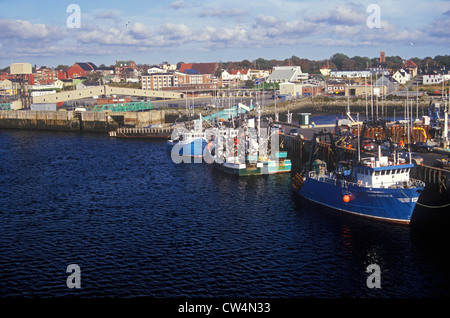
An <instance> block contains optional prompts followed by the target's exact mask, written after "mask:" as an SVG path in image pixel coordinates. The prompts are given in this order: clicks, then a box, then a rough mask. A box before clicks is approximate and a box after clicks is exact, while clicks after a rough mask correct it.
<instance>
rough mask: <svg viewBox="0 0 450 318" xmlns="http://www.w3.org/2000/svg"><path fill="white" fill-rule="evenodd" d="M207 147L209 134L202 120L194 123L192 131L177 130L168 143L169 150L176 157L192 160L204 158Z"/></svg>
mask: <svg viewBox="0 0 450 318" xmlns="http://www.w3.org/2000/svg"><path fill="white" fill-rule="evenodd" d="M207 145H208V139H207V134H206V132H205V131H204V130H203V128H202V122H201V119H200V120H199V121H196V122H195V123H194V129H192V130H187V129H186V128H184V127H181V128H176V129H175V130H174V132H173V133H172V136H171V138H170V139H169V140H168V141H167V147H168V150H169V151H171V152H172V151H174V152H175V153H174V155H179V156H183V157H191V158H203V155H204V149H205V147H207Z"/></svg>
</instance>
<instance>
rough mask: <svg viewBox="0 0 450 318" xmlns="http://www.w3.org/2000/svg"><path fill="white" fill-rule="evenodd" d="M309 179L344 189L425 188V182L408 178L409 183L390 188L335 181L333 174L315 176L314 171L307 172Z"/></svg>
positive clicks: (398, 183)
mask: <svg viewBox="0 0 450 318" xmlns="http://www.w3.org/2000/svg"><path fill="white" fill-rule="evenodd" d="M308 176H309V178H311V179H314V180H317V181H319V182H326V183H329V184H332V185H337V181H338V180H339V181H341V186H342V187H344V188H346V187H347V186H350V185H351V186H354V187H363V186H364V187H371V188H420V187H425V182H423V181H421V180H417V179H413V178H410V179H409V181H403V182H402V181H398V182H396V183H395V184H392V185H390V186H377V187H374V186H371V185H370V186H369V185H364V184H363V183H362V182H360V181H358V182H353V181H348V180H341V179H337V178H336V177H335V175H334V174H323V173H322V174H317V173H316V172H315V171H310V172H309V175H308Z"/></svg>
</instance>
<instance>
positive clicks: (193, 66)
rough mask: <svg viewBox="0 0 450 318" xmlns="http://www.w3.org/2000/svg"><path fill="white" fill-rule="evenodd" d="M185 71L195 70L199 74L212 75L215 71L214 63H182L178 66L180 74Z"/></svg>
mask: <svg viewBox="0 0 450 318" xmlns="http://www.w3.org/2000/svg"><path fill="white" fill-rule="evenodd" d="M186 70H196V71H197V72H198V73H199V74H214V72H215V71H216V63H187V64H186V63H183V64H181V66H180V70H179V71H180V72H186Z"/></svg>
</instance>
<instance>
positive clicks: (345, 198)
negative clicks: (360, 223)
mask: <svg viewBox="0 0 450 318" xmlns="http://www.w3.org/2000/svg"><path fill="white" fill-rule="evenodd" d="M342 199H343V200H344V202H345V203H349V202H350V196H349V195H348V194H346V195H344V197H343V198H342Z"/></svg>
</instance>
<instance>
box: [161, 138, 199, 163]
mask: <svg viewBox="0 0 450 318" xmlns="http://www.w3.org/2000/svg"><path fill="white" fill-rule="evenodd" d="M207 145H208V143H207V142H206V140H205V139H195V140H193V141H189V142H178V141H177V142H174V141H172V140H169V141H168V142H167V147H168V150H169V151H172V150H175V151H178V155H180V156H187V157H193V158H201V157H203V154H204V149H205V147H206V146H207ZM174 147H176V148H174Z"/></svg>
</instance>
